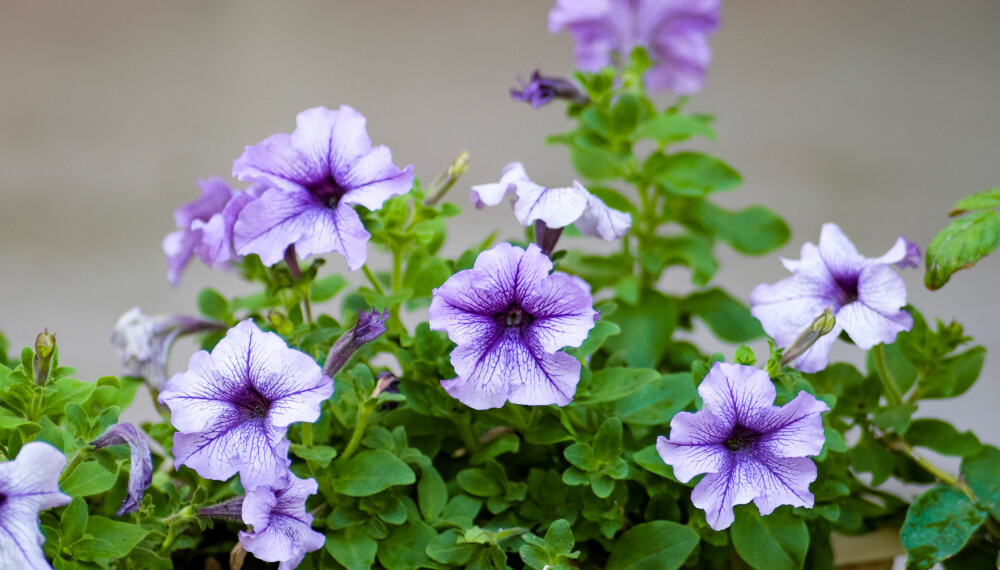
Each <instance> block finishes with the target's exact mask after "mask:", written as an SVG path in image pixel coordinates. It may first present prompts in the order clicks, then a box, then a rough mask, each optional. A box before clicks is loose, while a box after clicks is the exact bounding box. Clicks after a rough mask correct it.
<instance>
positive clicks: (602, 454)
mask: <svg viewBox="0 0 1000 570" xmlns="http://www.w3.org/2000/svg"><path fill="white" fill-rule="evenodd" d="M621 454H622V421H621V420H620V419H618V418H614V417H612V418H608V419H606V420H604V423H602V424H601V427H599V428H597V433H596V434H595V435H594V457H596V458H597V460H598V461H601V462H604V463H607V462H609V461H611V460H612V459H615V458H617V457H621Z"/></svg>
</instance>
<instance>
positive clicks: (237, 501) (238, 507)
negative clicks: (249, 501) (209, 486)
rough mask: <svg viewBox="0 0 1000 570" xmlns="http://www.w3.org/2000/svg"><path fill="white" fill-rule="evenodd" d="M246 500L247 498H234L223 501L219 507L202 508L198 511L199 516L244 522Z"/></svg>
mask: <svg viewBox="0 0 1000 570" xmlns="http://www.w3.org/2000/svg"><path fill="white" fill-rule="evenodd" d="M244 498H245V497H233V498H232V499H229V500H228V501H223V502H221V503H219V504H217V505H211V506H208V507H202V508H200V509H198V516H200V517H203V518H209V519H221V520H227V521H234V522H243V499H244Z"/></svg>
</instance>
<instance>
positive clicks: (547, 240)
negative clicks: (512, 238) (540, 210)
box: [535, 220, 563, 256]
mask: <svg viewBox="0 0 1000 570" xmlns="http://www.w3.org/2000/svg"><path fill="white" fill-rule="evenodd" d="M562 232H563V228H550V227H548V226H547V225H545V222H543V221H542V220H535V243H536V244H538V247H540V248H541V249H542V253H544V254H545V255H549V256H551V255H552V250H554V249H555V248H556V243H557V242H558V241H559V236H561V235H562Z"/></svg>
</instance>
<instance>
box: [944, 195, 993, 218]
mask: <svg viewBox="0 0 1000 570" xmlns="http://www.w3.org/2000/svg"><path fill="white" fill-rule="evenodd" d="M992 208H1000V188H994V189H992V190H987V191H985V192H979V193H977V194H973V195H971V196H966V197H965V198H962V199H961V200H959V201H958V202H956V203H955V206H954V207H953V208H952V209H951V211H950V212H948V215H949V216H958V215H960V214H964V213H966V212H968V211H970V210H987V209H992Z"/></svg>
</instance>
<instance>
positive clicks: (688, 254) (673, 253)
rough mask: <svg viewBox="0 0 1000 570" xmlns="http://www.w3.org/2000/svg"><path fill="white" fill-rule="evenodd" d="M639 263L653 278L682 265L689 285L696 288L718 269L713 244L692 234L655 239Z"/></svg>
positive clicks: (648, 244) (706, 281)
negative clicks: (688, 271) (689, 275)
mask: <svg viewBox="0 0 1000 570" xmlns="http://www.w3.org/2000/svg"><path fill="white" fill-rule="evenodd" d="M642 262H643V265H645V266H646V269H648V270H649V271H650V272H651V273H653V274H656V275H658V274H659V273H660V271H662V270H663V269H664V268H666V267H670V266H671V265H683V266H685V267H687V268H688V269H690V270H691V283H693V284H695V285H697V286H699V287H701V286H704V285H705V284H707V283H708V282H709V281H710V280H711V279H712V277H713V276H714V275H715V272H716V271H718V269H719V262H718V260H716V259H715V253H714V251H713V247H712V240H711V239H709V238H706V237H704V236H700V235H694V234H688V235H681V236H673V237H664V236H654V237H653V238H651V239H650V240H649V242H647V244H646V248H645V250H644V251H643V252H642Z"/></svg>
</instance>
